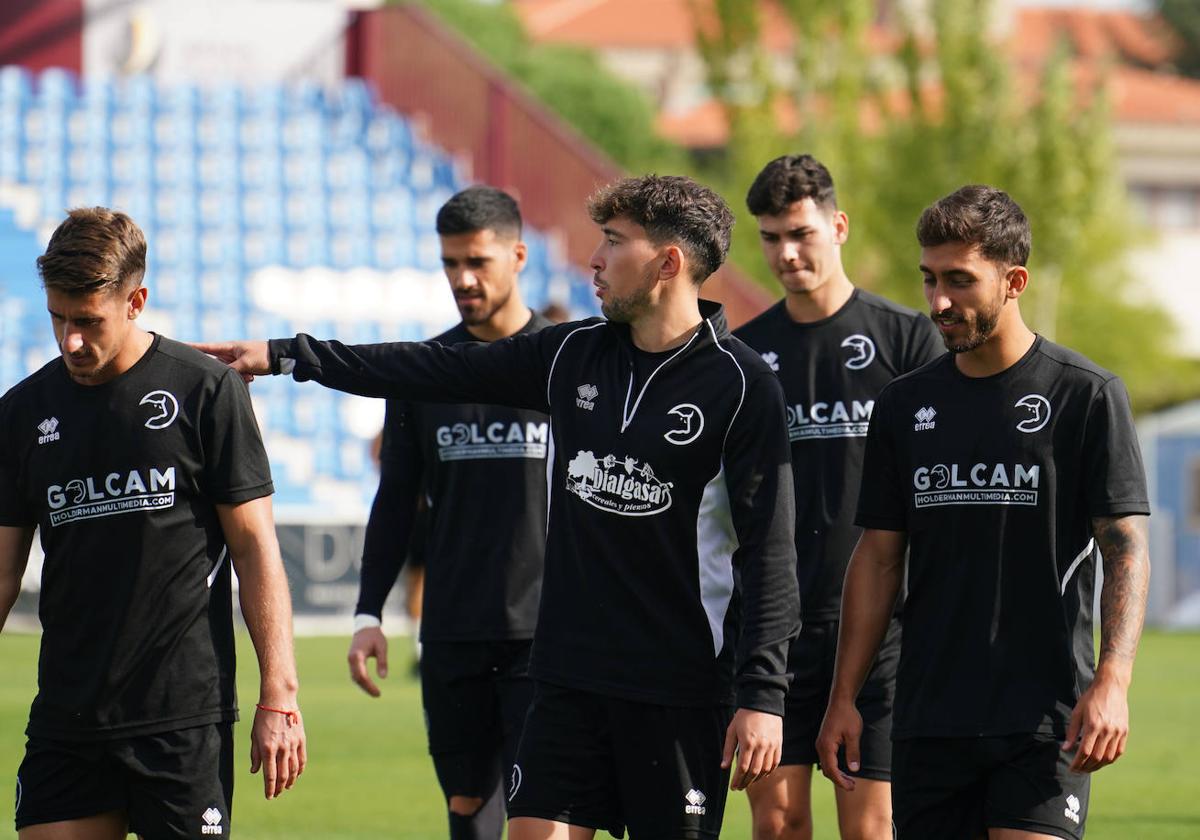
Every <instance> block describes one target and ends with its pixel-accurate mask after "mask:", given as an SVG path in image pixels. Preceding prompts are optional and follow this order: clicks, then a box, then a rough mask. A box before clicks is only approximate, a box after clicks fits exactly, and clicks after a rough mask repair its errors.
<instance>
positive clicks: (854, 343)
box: [842, 333, 875, 370]
mask: <svg viewBox="0 0 1200 840" xmlns="http://www.w3.org/2000/svg"><path fill="white" fill-rule="evenodd" d="M842 346H843V347H849V348H850V349H852V350H853V351H854V355H853V356H851V357H850V358H849V359H847V360H846V367H848V368H850V370H862V369H863V368H865V367H866V366H867V365H869V364H871V362H873V361H875V342H874V341H872V340H871V339H870V338H868V337H867V336H865V335H860V334H857V333H856V334H854V335H848V336H846V338H844V339H843V340H842Z"/></svg>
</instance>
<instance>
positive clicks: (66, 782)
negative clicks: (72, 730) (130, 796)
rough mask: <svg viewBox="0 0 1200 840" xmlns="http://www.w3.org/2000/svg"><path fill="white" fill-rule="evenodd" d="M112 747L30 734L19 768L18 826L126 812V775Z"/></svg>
mask: <svg viewBox="0 0 1200 840" xmlns="http://www.w3.org/2000/svg"><path fill="white" fill-rule="evenodd" d="M107 747H108V745H107V744H105V743H67V742H59V741H48V740H45V739H42V738H30V739H29V741H28V742H27V743H26V745H25V757H24V759H23V760H22V761H21V766H20V768H19V769H18V770H17V791H16V794H17V795H16V827H17V829H18V830H21V829H24V828H27V827H29V826H36V825H47V824H50V823H58V822H65V821H73V820H79V819H82V818H85V817H95V816H97V815H100V814H105V813H108V812H112V811H120V812H124V811H125V809H126V804H127V803H126V786H125V778H124V774H123V773H122V772H121V769H120V767H119V766H117V765H115V764H114V763H113V762H112V759H111V756H110V755H109V753H108V748H107Z"/></svg>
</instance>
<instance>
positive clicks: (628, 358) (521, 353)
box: [271, 302, 799, 714]
mask: <svg viewBox="0 0 1200 840" xmlns="http://www.w3.org/2000/svg"><path fill="white" fill-rule="evenodd" d="M701 312H702V314H703V315H704V320H703V321H701V323H700V325H699V327H698V328H697V329H696V331H695V332H694V333H693V335H692V336H691V338H690V339H689V340H688V341H687V342H686V343H685V344H684V345H683V346H682V347H679V348H678V349H677V351H676V352H675V353H672V354H670V355H669V356H667V358H666V360H665V361H663V362H662V363H661V364H660V365H659V366H658V367H657V368H655V369H654V371H652V372H651V373H650V374H649V375H648V376H647V377H646V381H645V382H644V383H642V384H640V385H637V386H636V387H635V384H634V381H633V371H634V355H633V354H634V353H635V349H634V346H633V343H632V341H631V339H630V333H629V328H628V326H627V325H624V324H616V323H610V322H607V321H603V320H600V319H592V320H588V321H581V322H575V323H569V324H560V325H556V326H551V327H547V328H545V329H543V330H541V331H539V332H536V333H526V334H522V335H516V336H512V337H511V338H506V339H503V340H501V341H495V342H492V343H491V344H486V345H485V344H458V345H455V346H453V347H445V346H443V345H441V344H438V343H436V342H425V343H419V344H377V345H362V346H358V347H347V346H345V345H342V344H340V343H337V342H318V341H315V340H313V339H312V338H309V337H308V336H303V335H301V336H298V337H296V338H295V339H289V340H284V341H272V342H271V356H272V363H273V364H274V365H275V367H276V369H277V370H280V369H282V370H284V371H288V370H291V371H293V372H294V374H295V377H296V378H297V379H300V380H304V379H315V380H317V381H319V382H321V383H323V384H325V385H328V386H330V387H334V388H338V389H340V390H344V391H349V392H352V393H358V394H363V395H365V396H376V397H389V396H390V397H404V398H407V399H414V400H442V401H454V400H460V401H464V402H465V401H472V402H475V401H483V402H489V403H501V404H505V405H511V406H515V407H521V408H526V409H531V410H536V411H548V412H549V414H550V417H551V430H552V434H553V438H554V446H555V457H554V463H553V469H552V474H551V484H550V519H549V527H548V534H547V545H546V566H545V578H544V583H543V586H542V601H541V607H540V611H539V615H538V626H537V630H536V631H535V634H534V644H533V663H532V667H531V673H532V675H533V676H534V677H535V678H537V679H541V680H545V681H547V682H553V683H559V684H562V685H567V686H572V687H576V688H579V689H582V690H587V691H593V692H596V693H600V694H607V695H611V696H616V697H624V698H628V699H632V700H638V701H643V702H650V703H662V704H667V705H705V704H710V703H714V702H718V703H723V702H731V701H735V702H736V703H737V704H738V705H739V706H742V707H746V708H753V709H760V710H762V711H768V712H774V713H776V714H782V712H783V698H784V691H785V689H786V685H787V677H786V675H785V668H786V666H785V662H786V657H787V648H788V643H789V640H790V639H791V637H792V636H793V635H794V634H795V632H796V629H797V624H798V622H797V615H798V612H799V610H798V606H799V605H798V603H797V600H798V599H797V594H796V576H795V554H794V552H795V547H794V545H793V535H792V528H793V522H794V517H795V513H794V510H793V505H792V482H791V480H790V478H789V475H788V472H789V468H790V467H789V459H788V446H787V433H786V430H785V427H784V422H785V420H784V408H783V392H782V389H781V388H780V387H779V382H778V381H777V380H776V379H775V376H774V375H773V374H772V373H771V371H770V369H769V368H768V367H767V366H766V365H765V364H764V363H763V361H762V359H761V358H759V356H758V354H757V353H754V352H753V351H752V350H750V349H749V348H748V347H746V346H745V345H744V344H742V342H740V341H738V340H737V339H735V338H733V337H732V336H730V335H729V332H728V329H727V327H726V326H725V318H724V314H723V312H722V311H721V309H720V307H718V306H716V305H715V304H709V303H707V302H703V303H702V308H701Z"/></svg>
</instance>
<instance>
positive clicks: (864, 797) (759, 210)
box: [734, 155, 943, 840]
mask: <svg viewBox="0 0 1200 840" xmlns="http://www.w3.org/2000/svg"><path fill="white" fill-rule="evenodd" d="M746 204H747V206H748V207H749V209H750V212H751V213H752V214H754V217H755V219H756V220H757V222H758V228H759V237H760V241H761V243H762V249H763V256H764V257H766V260H767V264H768V265H769V266H770V267H771V270H772V272H774V274H775V276H776V278H777V279H778V280H779V283H780V285H782V286H783V288H784V291H785V292H786V295H785V297H784V299H783V300H782V301H780V302H779V303H777V304H776V305H775V306H772V307H771V308H770V309H768V310H767V311H766V312H764V313H763V314H762V315H760V316H759V317H757V318H755V319H754V320H753V321H751V322H750V323H748V324H746V325H745V326H743V327H741V328H740V329H739V330H737V332H736V333H734V334H735V335H736V336H737V337H738V338H740V339H742V340H743V341H745V342H746V343H747V344H748V345H750V346H751V347H752V348H754V349H755V350H757V351H758V352H759V353H760V354H762V356H763V358H764V359H765V360H767V361H768V363H769V364H770V365H771V366H772V367H773V368H774V369H775V371H776V373H777V374H778V376H779V380H780V382H781V383H782V384H783V393H784V396H785V397H786V398H787V403H788V436H789V437H790V439H791V442H792V463H793V464H795V465H796V469H795V470H794V471H793V473H794V480H795V491H796V559H797V564H798V565H797V577H798V578H799V581H800V607H801V617H802V619H803V623H802V627H801V630H800V636H799V638H798V639H797V640H796V641H795V642H793V644H792V648H791V651H790V653H789V661H788V666H789V667H788V670H790V671H791V672H792V673H793V674H794V677H793V679H792V685H791V688H790V689H789V690H788V698H787V711H786V713H785V714H784V717H783V757H782V760H781V762H780V767H779V771H778V772H777V773H775V774H774V775H773V776H772V777H771V778H770V779H768V780H765V781H763V782H760V783H759V784H756V785H754V786H753V787H752V788H750V789H748V790H747V794H748V796H749V797H750V806H751V810H752V811H753V815H754V837H755V840H808V838H811V837H812V836H813V826H812V804H811V795H812V794H811V788H812V766H813V764H815V763H816V762H817V744H816V741H817V731H818V730H819V729H820V726H821V719H822V717H823V716H824V714H825V706H826V704H827V703H828V702H829V688H830V685H831V683H832V679H833V662H834V654H835V652H836V647H837V637H838V622H837V619H838V612H839V609H840V607H841V597H842V580H843V578H844V577H845V575H846V564H847V563H848V562H849V560H850V553H851V552H852V551H853V550H854V544H855V543H856V542H857V541H858V537H859V534H860V533H861V529H860V528H858V527H856V526H855V525H854V506H855V502H856V500H857V494H858V486H859V479H860V475H861V473H860V471H861V469H862V457H863V449H864V447H865V443H866V435H867V422H868V420H869V419H870V412H871V407H872V405H873V404H874V402H875V398H876V397H877V396H878V394H879V391H880V390H881V389H882V388H883V387H884V386H885V385H887V384H888V383H889V382H890V381H891V380H892V379H893V378H895V377H896V376H897V375H898V374H901V373H907V372H908V371H911V370H915V369H916V368H918V367H920V366H921V365H923V364H925V363H926V362H928V361H930V360H932V359H934V358H936V357H938V356H940V355H941V354H942V352H943V351H942V347H941V341H940V340H939V339H938V335H937V330H936V329H935V327H934V326H933V322H931V321H930V320H929V319H928V318H926V317H924V316H923V315H921V314H920V313H918V312H914V311H913V310H911V309H906V308H905V307H902V306H898V305H896V304H894V303H892V302H891V301H888V300H885V299H884V298H881V297H879V296H878V295H873V294H871V293H870V292H867V291H864V290H862V289H856V288H855V287H854V285H853V284H852V283H851V282H850V279H849V278H848V277H847V276H846V271H845V269H844V268H843V267H842V245H843V244H844V243H845V242H846V239H847V238H848V237H849V235H850V220H849V219H848V218H847V216H846V214H845V213H844V212H842V211H841V210H839V209H838V204H837V196H836V194H835V192H834V186H833V178H832V176H830V174H829V170H828V169H826V168H825V167H824V166H823V165H822V164H821V163H820V162H819V161H817V160H816V159H814V158H813V157H811V156H810V155H787V156H784V157H780V158H776V159H775V160H773V161H771V162H770V163H768V164H767V165H766V166H765V167H764V168H763V170H762V172H760V173H759V174H758V177H757V178H755V180H754V183H753V184H752V185H751V187H750V190H749V192H748V194H747V196H746ZM897 606H898V608H899V605H897ZM899 657H900V621H899V618H898V617H896V618H893V620H892V622H891V623H890V625H889V627H888V631H887V634H886V640H885V642H884V644H883V647H882V649H881V650H880V653H879V655H878V657H877V658H876V661H875V662H874V664H873V665H872V667H871V672H870V674H869V676H868V677H867V680H866V683H865V685H864V687H863V690H862V691H861V692H859V696H858V709H859V712H860V713H861V714H862V716H863V720H864V722H865V728H864V733H863V736H862V739H861V741H860V745H861V749H860V766H859V768H858V769H857V770H856V771H854V773H853V775H854V776H855V777H856V778H857V779H858V783H857V784H856V785H855V788H854V790H853V791H844V790H841V789H840V788H837V789H836V790H837V812H838V827H839V829H840V833H841V836H842V837H843V838H844V840H872V839H873V838H886V840H890V839H891V836H892V802H891V789H890V786H889V783H888V781H889V779H890V777H891V754H892V742H891V734H892V733H891V723H892V699H893V696H894V694H895V687H896V663H897V660H898V659H899Z"/></svg>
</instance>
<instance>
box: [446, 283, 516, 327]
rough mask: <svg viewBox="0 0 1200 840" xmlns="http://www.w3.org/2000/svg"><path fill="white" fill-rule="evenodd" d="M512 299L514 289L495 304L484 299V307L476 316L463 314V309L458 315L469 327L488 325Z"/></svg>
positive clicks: (476, 312) (478, 310) (480, 308)
mask: <svg viewBox="0 0 1200 840" xmlns="http://www.w3.org/2000/svg"><path fill="white" fill-rule="evenodd" d="M511 297H512V289H511V288H509V290H508V294H506V295H505V296H504V297H503V298H501V299H500V300H498V301H496V302H495V303H491V302H490V301H488V300H487V298H484V300H483V304H484V305H483V306H481V307H479V309H477V310H476V311H475V313H474V314H472V315H468V314H467V313H466V312H463V310H462V309H461V308H460V309H459V310H458V314H459V315H460V316H461V317H462V322H463V323H464V324H466V325H467V326H469V327H476V326H479V325H480V324H486V323H487V322H488V321H490V320H491V319H492V318H493V317H494V316H495V314H496V313H497V312H499V311H500V310H501V309H503V308H504V305H505V304H506V303H508V299H509V298H511Z"/></svg>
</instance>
